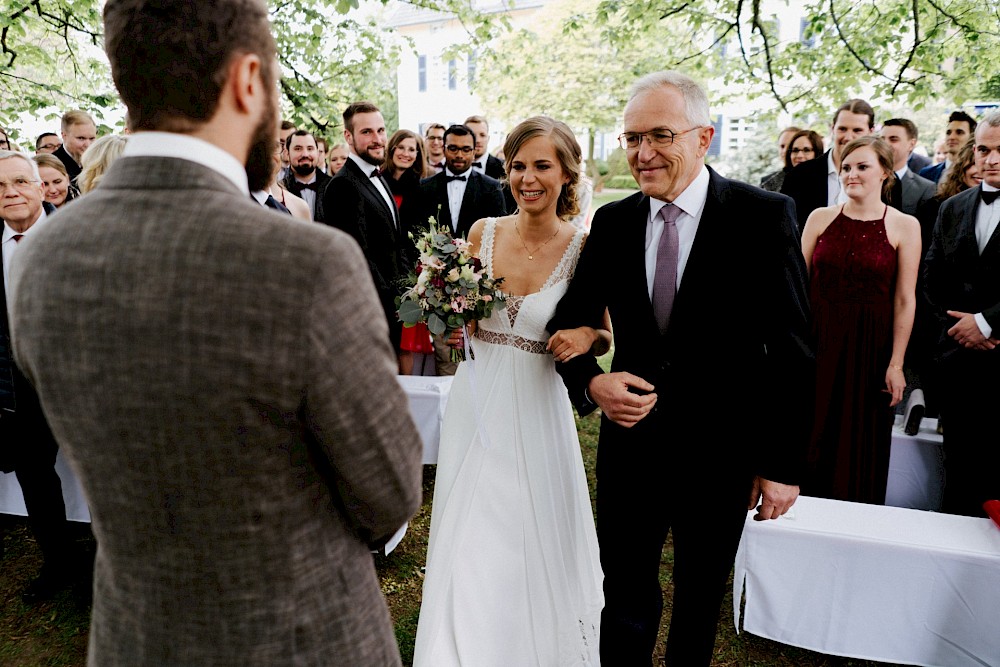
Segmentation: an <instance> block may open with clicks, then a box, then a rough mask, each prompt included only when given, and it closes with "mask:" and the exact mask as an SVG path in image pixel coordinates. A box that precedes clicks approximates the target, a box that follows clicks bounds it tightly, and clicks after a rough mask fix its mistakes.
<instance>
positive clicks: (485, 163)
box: [463, 116, 506, 181]
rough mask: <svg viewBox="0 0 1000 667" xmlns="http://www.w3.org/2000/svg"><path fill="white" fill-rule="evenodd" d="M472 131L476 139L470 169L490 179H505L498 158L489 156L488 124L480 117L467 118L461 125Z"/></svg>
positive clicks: (501, 163) (501, 164)
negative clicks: (474, 154) (474, 156)
mask: <svg viewBox="0 0 1000 667" xmlns="http://www.w3.org/2000/svg"><path fill="white" fill-rule="evenodd" d="M463 124H464V125H465V126H466V127H467V128H469V129H470V130H472V133H473V135H474V136H475V138H476V159H475V160H474V161H473V162H472V168H473V169H475V170H476V171H478V172H479V173H480V174H486V175H487V176H489V177H490V178H495V179H497V180H498V181H501V180H503V179H504V178H506V175H505V173H504V169H503V162H502V161H501V160H500V158H498V157H494V156H493V155H490V154H489V152H488V149H489V147H490V124H489V123H487V122H486V119H485V118H484V117H482V116H469V117H468V118H466V119H465V123H463Z"/></svg>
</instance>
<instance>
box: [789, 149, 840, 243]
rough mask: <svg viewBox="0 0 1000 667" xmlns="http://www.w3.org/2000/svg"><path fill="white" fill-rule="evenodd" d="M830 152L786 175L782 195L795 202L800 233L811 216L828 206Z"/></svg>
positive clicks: (790, 170) (793, 168)
mask: <svg viewBox="0 0 1000 667" xmlns="http://www.w3.org/2000/svg"><path fill="white" fill-rule="evenodd" d="M829 154H830V151H827V152H826V153H823V154H822V155H820V156H819V157H816V158H813V159H812V160H807V161H805V162H803V163H802V164H800V165H798V166H796V167H792V168H791V169H789V170H788V172H787V173H786V174H785V182H784V183H782V184H781V193H782V194H785V195H788V196H789V197H791V198H792V199H793V200H795V214H796V215H797V216H798V223H799V231H800V232H801V231H802V229H803V228H804V227H805V226H806V220H807V219H808V218H809V214H810V213H812V212H813V211H815V210H816V209H818V208H822V207H823V206H826V205H827V200H828V197H829V193H828V192H827V184H826V176H827V173H826V161H827V156H829Z"/></svg>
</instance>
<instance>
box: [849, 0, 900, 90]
mask: <svg viewBox="0 0 1000 667" xmlns="http://www.w3.org/2000/svg"><path fill="white" fill-rule="evenodd" d="M833 3H834V0H830V18H832V19H833V25H834V27H835V28H836V29H837V37H839V38H840V41H841V43H842V44H843V45H844V48H846V49H847V52H848V53H850V54H851V56H852V57H853V58H854V59H855V60H857V61H858V62H859V63H860V64H861V66H862V67H863V68H865V70H866V71H868V72H869V73H871V74H874V75H875V76H877V77H881V78H883V79H886V80H888V81H893V78H892V77H891V76H888V75H887V74H886V73H885V72H882V71H879V70H877V69H875V68H874V67H872V66H871V65H869V64H868V63H867V62H865V59H864V58H862V57H861V55H860V54H859V53H858V52H857V51H855V50H854V47H853V46H851V43H850V42H848V41H847V35H845V34H844V31H843V30H842V29H841V27H840V20H839V19H838V18H837V13H836V10H835V8H834V6H833ZM900 81H903V79H902V75H900ZM905 83H907V84H910V85H913V84H914V83H915V82H914V81H905Z"/></svg>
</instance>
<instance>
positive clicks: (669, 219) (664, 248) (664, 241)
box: [653, 204, 681, 333]
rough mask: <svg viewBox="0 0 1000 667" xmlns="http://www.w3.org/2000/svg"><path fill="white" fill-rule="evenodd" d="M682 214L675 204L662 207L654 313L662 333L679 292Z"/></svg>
mask: <svg viewBox="0 0 1000 667" xmlns="http://www.w3.org/2000/svg"><path fill="white" fill-rule="evenodd" d="M680 214H681V210H680V209H679V208H677V207H676V206H674V205H673V204H667V205H666V206H664V207H663V208H661V209H660V217H661V218H663V233H662V234H660V244H659V245H658V246H657V247H656V273H655V274H654V275H653V315H654V316H655V317H656V323H657V324H658V325H659V326H660V332H661V333H662V332H665V331H666V330H667V325H668V324H669V323H670V311H671V310H672V309H673V307H674V294H675V293H676V292H677V251H678V248H679V246H680V243H679V241H678V240H677V218H678V217H679V216H680Z"/></svg>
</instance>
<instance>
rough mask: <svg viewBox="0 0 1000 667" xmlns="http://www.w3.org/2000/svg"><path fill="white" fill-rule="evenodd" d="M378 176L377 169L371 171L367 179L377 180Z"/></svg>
mask: <svg viewBox="0 0 1000 667" xmlns="http://www.w3.org/2000/svg"><path fill="white" fill-rule="evenodd" d="M378 176H379V171H378V169H372V173H370V174H368V178H378Z"/></svg>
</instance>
